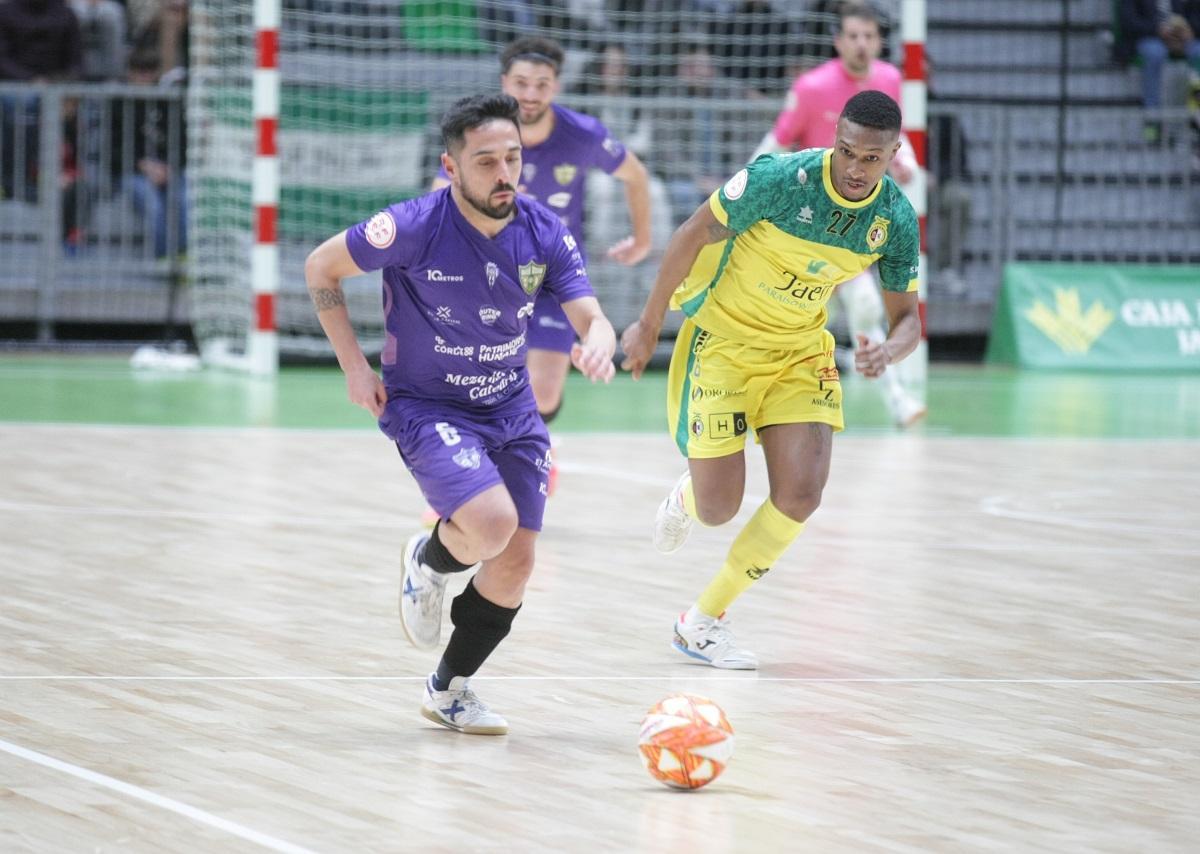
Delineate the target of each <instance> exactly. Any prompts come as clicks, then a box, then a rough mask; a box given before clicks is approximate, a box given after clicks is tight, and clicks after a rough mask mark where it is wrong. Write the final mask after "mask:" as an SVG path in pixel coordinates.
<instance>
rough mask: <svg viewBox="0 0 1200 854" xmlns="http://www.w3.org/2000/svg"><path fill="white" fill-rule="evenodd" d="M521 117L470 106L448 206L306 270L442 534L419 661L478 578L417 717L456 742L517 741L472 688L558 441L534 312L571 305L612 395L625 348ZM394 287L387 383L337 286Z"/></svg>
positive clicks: (367, 230) (420, 617) (417, 564)
mask: <svg viewBox="0 0 1200 854" xmlns="http://www.w3.org/2000/svg"><path fill="white" fill-rule="evenodd" d="M518 110H519V107H518V105H517V102H516V100H514V99H513V98H511V97H509V96H508V95H502V94H496V95H477V96H474V97H471V98H464V99H463V100H461V101H458V102H457V103H455V104H454V106H453V107H451V108H450V110H449V111H447V113H446V115H445V116H444V117H443V118H442V127H441V129H442V139H443V141H444V142H445V145H446V152H445V153H444V154H443V155H442V164H443V165H444V167H445V169H446V172H447V174H448V175H449V177H450V186H449V188H447V189H442V190H437V191H435V192H432V193H429V194H427V195H425V196H421V197H420V198H417V199H410V200H409V201H406V202H402V203H399V204H395V205H391V206H390V207H388V208H386V209H385V210H383V211H380V212H379V213H377V214H376V215H375V216H373V217H371V218H370V219H369V220H367V221H365V222H361V223H359V224H358V225H356V226H353V227H351V228H349V229H347V230H346V231H343V232H341V233H340V234H337V235H334V236H333V237H331V238H330V239H329V240H327V241H325V242H324V243H323V244H321V246H319V247H318V248H317V249H316V250H314V251H313V252H312V254H311V255H309V257H308V262H307V263H306V265H305V277H306V279H307V281H308V289H309V293H310V294H311V295H312V298H313V302H314V304H315V305H316V308H317V316H318V318H319V319H320V321H321V326H322V328H323V329H324V330H325V334H326V335H328V336H329V340H330V342H331V343H332V344H333V349H334V352H335V353H336V354H337V359H338V364H339V365H341V367H342V370H343V371H344V372H345V375H346V386H347V390H348V392H349V396H350V400H351V401H352V402H353V403H356V404H358V405H359V406H362V407H363V408H365V409H367V410H369V411H370V412H371V413H372V414H374V415H375V416H376V417H377V418H379V425H380V428H381V429H382V430H383V432H384V433H386V434H387V435H388V436H389V437H390V438H391V439H392V440H393V441H395V443H396V447H397V448H398V449H399V451H400V454H401V457H402V458H403V459H404V463H405V465H406V466H407V467H408V470H409V471H410V472H411V473H412V475H413V477H414V478H415V479H416V481H417V483H418V485H419V486H420V487H421V492H422V493H423V494H424V496H425V499H426V500H427V501H428V502H429V503H430V505H431V506H432V507H433V508H434V509H435V510H437V512H438V513H439V515H440V517H441V520H440V521H439V522H438V524H437V525H436V526H435V527H434V529H433V531H432V532H431V533H425V532H422V533H419V534H415V535H414V536H413V537H412V538H410V539H409V541H408V543H407V545H406V546H405V549H404V558H403V576H402V579H401V594H400V619H401V624H402V625H403V626H404V631H405V634H406V635H407V636H408V638H409V640H410V641H412V642H413V644H414V645H415V646H416V647H418V648H419V649H432V648H434V647H436V646H437V645H438V642H439V639H440V637H441V618H442V600H443V598H444V595H445V589H446V579H447V577H448V573H452V572H462V571H465V570H468V569H471V568H472V567H473V566H475V565H477V564H478V565H479V569H478V571H477V572H476V573H475V575H474V577H473V578H472V579H471V581H470V582H469V583H468V584H467V587H466V589H465V590H464V591H463V592H462V593H461V594H460V595H459V596H457V597H455V599H454V601H453V604H452V605H451V607H450V619H451V622H452V623H453V624H454V631H453V633H452V634H451V635H450V641H449V642H448V643H447V645H446V649H445V651H444V653H443V655H442V658H441V661H440V662H439V663H438V666H437V669H436V670H435V671H434V672H433V673H431V674H430V676H429V679H428V680H427V681H426V684H425V697H424V701H423V703H422V706H421V713H422V714H423V715H424V716H425V717H426V718H428V719H429V720H432V721H434V722H436V723H439V724H442V725H443V726H447V727H449V728H451V729H456V730H459V731H460V732H466V733H473V734H480V735H501V734H503V733H505V732H507V731H508V724H507V722H506V721H505V720H504V718H502V717H501V716H500V715H498V714H496V713H495V712H493V711H491V710H490V709H489V708H488V707H487V706H486V705H485V704H484V703H483V702H482V701H481V700H480V699H479V698H478V697H477V696H476V695H475V693H474V692H473V691H472V690H471V689H470V687H469V686H468V683H467V680H468V678H469V677H470V676H472V675H474V673H475V672H476V671H477V670H478V669H479V667H480V666H481V665H482V664H483V662H484V660H486V659H487V657H488V656H489V655H490V654H491V653H492V651H493V650H494V649H495V648H496V647H497V646H498V645H499V643H500V641H502V640H503V639H504V637H505V636H506V635H507V634H508V632H509V629H510V628H511V626H512V621H513V618H514V617H515V616H516V614H517V611H518V610H519V609H520V606H521V600H522V598H523V595H524V590H525V584H526V582H527V581H528V579H529V575H530V572H531V571H532V570H533V556H534V541H535V539H536V537H537V532H538V531H539V530H540V529H541V527H542V512H543V510H544V509H545V504H546V487H547V478H548V474H549V468H550V440H549V436H548V435H547V433H546V427H545V425H544V424H543V423H542V421H541V419H540V418H539V417H538V413H537V407H536V405H535V402H534V398H533V393H532V391H531V390H530V386H529V375H528V372H527V370H526V368H525V350H526V348H527V346H528V342H527V327H528V324H529V317H530V315H531V314H532V312H533V305H534V300H535V299H536V298H537V295H538V294H539V293H542V292H547V293H550V294H552V295H553V297H554V299H555V300H557V301H558V302H560V303H561V305H562V308H563V311H564V312H565V314H566V317H567V318H568V319H569V320H570V322H571V325H572V327H573V328H574V329H575V331H576V332H577V333H578V335H579V339H580V340H579V343H576V344H574V345H573V347H572V348H571V354H570V358H571V361H572V362H573V363H574V364H575V367H577V368H578V369H579V370H580V371H581V372H582V373H583V374H584V376H586V377H588V378H589V379H591V380H592V381H593V382H594V381H596V380H603V381H604V382H608V381H609V380H610V379H611V378H612V375H613V362H612V356H613V351H614V349H615V347H616V338H615V335H614V333H613V328H612V325H611V324H610V323H609V322H608V319H607V318H605V316H604V314H603V313H602V312H601V311H600V304H599V303H598V302H597V301H596V298H595V296H594V295H593V293H592V288H591V285H590V284H589V283H588V279H587V271H586V269H585V267H584V264H583V258H582V256H581V254H580V252H579V249H578V247H577V246H576V243H575V238H574V237H573V236H572V235H571V233H570V232H569V231H568V230H567V229H566V227H565V226H563V224H562V223H561V222H559V220H558V218H557V217H555V216H554V214H553V213H551V212H550V211H549V210H547V209H546V208H545V207H543V206H542V205H540V204H538V203H536V202H532V201H529V200H527V199H524V198H520V199H518V197H517V189H516V187H517V182H518V180H519V178H520V174H521V137H520V133H519V132H518V130H517V114H518ZM378 269H382V270H383V309H384V315H385V326H386V330H387V337H386V341H385V344H384V350H383V356H382V362H383V379H382V380H380V378H379V376H378V375H377V374H376V373H375V371H374V370H373V369H372V368H371V366H370V364H369V363H368V362H367V360H366V358H365V357H364V355H363V352H362V349H361V348H360V347H359V344H358V340H357V338H356V336H355V334H354V330H353V327H352V326H351V325H350V318H349V315H348V313H347V311H346V301H345V298H344V296H343V293H342V289H341V280H342V279H343V278H346V277H347V276H356V275H360V274H361V273H363V272H365V271H368V270H378Z"/></svg>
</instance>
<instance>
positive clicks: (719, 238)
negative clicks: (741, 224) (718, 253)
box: [706, 222, 737, 243]
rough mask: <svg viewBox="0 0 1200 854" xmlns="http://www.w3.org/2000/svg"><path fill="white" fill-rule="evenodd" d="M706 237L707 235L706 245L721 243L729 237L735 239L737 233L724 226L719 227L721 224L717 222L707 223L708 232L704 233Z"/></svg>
mask: <svg viewBox="0 0 1200 854" xmlns="http://www.w3.org/2000/svg"><path fill="white" fill-rule="evenodd" d="M706 235H707V240H706V242H707V243H723V242H725V241H726V240H728V239H729V238H731V237H736V236H737V232H736V231H730V230H729V228H727V227H726V226H724V225H721V223H719V222H712V223H709V226H708V231H707V232H706Z"/></svg>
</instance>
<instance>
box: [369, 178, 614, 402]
mask: <svg viewBox="0 0 1200 854" xmlns="http://www.w3.org/2000/svg"><path fill="white" fill-rule="evenodd" d="M346 245H347V247H348V248H349V250H350V256H351V257H352V258H353V259H354V263H355V264H357V265H358V266H359V268H361V269H362V270H367V271H369V270H379V269H382V270H383V311H384V323H385V327H386V330H387V339H386V341H385V343H384V348H383V359H382V361H383V381H384V385H385V386H387V390H388V397H389V398H391V397H393V396H402V397H413V398H420V399H422V400H424V401H428V402H431V403H437V404H448V405H450V406H453V407H455V408H458V409H464V410H467V411H471V412H475V413H479V412H481V411H482V412H484V413H487V414H488V415H489V416H498V415H508V414H511V413H513V412H516V411H519V410H522V409H527V408H530V407H533V406H534V402H533V394H532V392H531V391H530V389H529V375H528V374H527V373H526V370H525V350H526V346H527V342H526V331H525V330H526V327H527V326H528V323H529V315H530V314H531V313H532V311H533V303H534V300H535V298H536V296H537V295H538V293H539V292H542V291H545V292H549V293H551V294H553V296H554V297H555V298H556V299H557V300H558V301H559V302H560V303H563V302H569V301H570V300H573V299H578V298H580V297H585V296H592V295H593V292H592V287H591V284H590V283H589V282H588V278H587V271H586V270H585V269H584V266H583V259H582V256H581V255H580V252H579V248H578V247H577V246H576V244H575V238H574V237H572V236H571V234H570V232H568V231H567V230H566V228H564V227H563V225H562V223H560V222H559V221H558V220H557V219H556V218H555V217H554V215H553V214H552V213H551V212H550V211H548V210H546V209H545V208H544V207H542V206H541V205H539V204H536V203H530V202H529V201H527V200H525V199H523V198H520V197H518V199H517V203H516V216H515V217H514V218H513V220H512V222H510V223H509V224H508V225H507V226H505V227H504V229H503V230H502V231H501V232H500V233H499V234H497V235H496V236H495V237H493V238H488V237H486V236H484V235H483V234H482V233H481V232H480V231H479V230H478V229H476V228H475V227H474V226H473V225H471V224H470V223H469V222H467V220H466V218H465V217H463V215H462V213H461V212H460V211H459V210H458V205H456V204H455V202H454V199H453V198H452V197H451V194H450V188H449V187H445V188H443V189H441V190H435V191H434V192H432V193H428V194H426V195H424V196H420V197H418V198H415V199H409V200H408V201H406V202H400V203H399V204H395V205H391V206H389V207H388V208H386V209H385V210H383V211H380V212H379V213H377V214H376V215H375V216H373V217H371V218H370V219H369V220H367V221H365V222H360V223H359V224H358V225H355V226H353V227H351V228H350V229H348V230H347V231H346Z"/></svg>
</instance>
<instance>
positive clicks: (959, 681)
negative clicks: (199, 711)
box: [0, 673, 1200, 744]
mask: <svg viewBox="0 0 1200 854" xmlns="http://www.w3.org/2000/svg"><path fill="white" fill-rule="evenodd" d="M425 678H426V677H424V676H336V675H335V676H302V675H301V676H0V682H424V681H425ZM473 679H474V680H475V681H478V682H663V681H671V680H673V679H703V680H704V681H706V682H745V681H748V682H787V683H795V684H814V685H821V684H830V685H840V684H866V685H872V684H877V685H980V684H982V685H1131V686H1138V685H1200V679H1151V678H1146V679H1138V678H1127V679H1110V678H1103V677H1095V678H1088V677H1084V678H1069V677H1048V678H1044V679H1021V678H1016V677H987V676H984V677H973V676H757V675H747V676H722V675H716V674H714V675H700V674H695V675H693V674H681V673H673V674H666V675H659V676H565V675H551V676H476V677H473ZM0 744H3V742H0Z"/></svg>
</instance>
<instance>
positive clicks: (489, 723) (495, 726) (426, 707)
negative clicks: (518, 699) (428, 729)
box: [421, 673, 508, 735]
mask: <svg viewBox="0 0 1200 854" xmlns="http://www.w3.org/2000/svg"><path fill="white" fill-rule="evenodd" d="M468 682H469V680H468V679H467V677H466V676H455V677H454V678H453V679H451V680H450V687H449V688H447V689H446V690H445V691H435V690H434V688H433V674H432V673H431V674H429V678H428V679H426V680H425V702H423V703H422V704H421V714H422V715H424V716H425V717H426V718H427V719H429V720H431V721H433V722H434V723H435V724H441V725H442V726H444V727H447V728H449V729H454V730H458V731H459V732H465V733H467V734H468V735H505V734H507V733H508V721H506V720H505V719H504V718H502V717H501V716H500V715H498V714H496V713H495V712H493V711H492V710H491V709H489V708H488V707H487V704H486V703H485V702H483V700H481V699H479V697H477V696H476V695H475V692H474V691H472V690H471V689H470V688H469V687H467V683H468Z"/></svg>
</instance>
